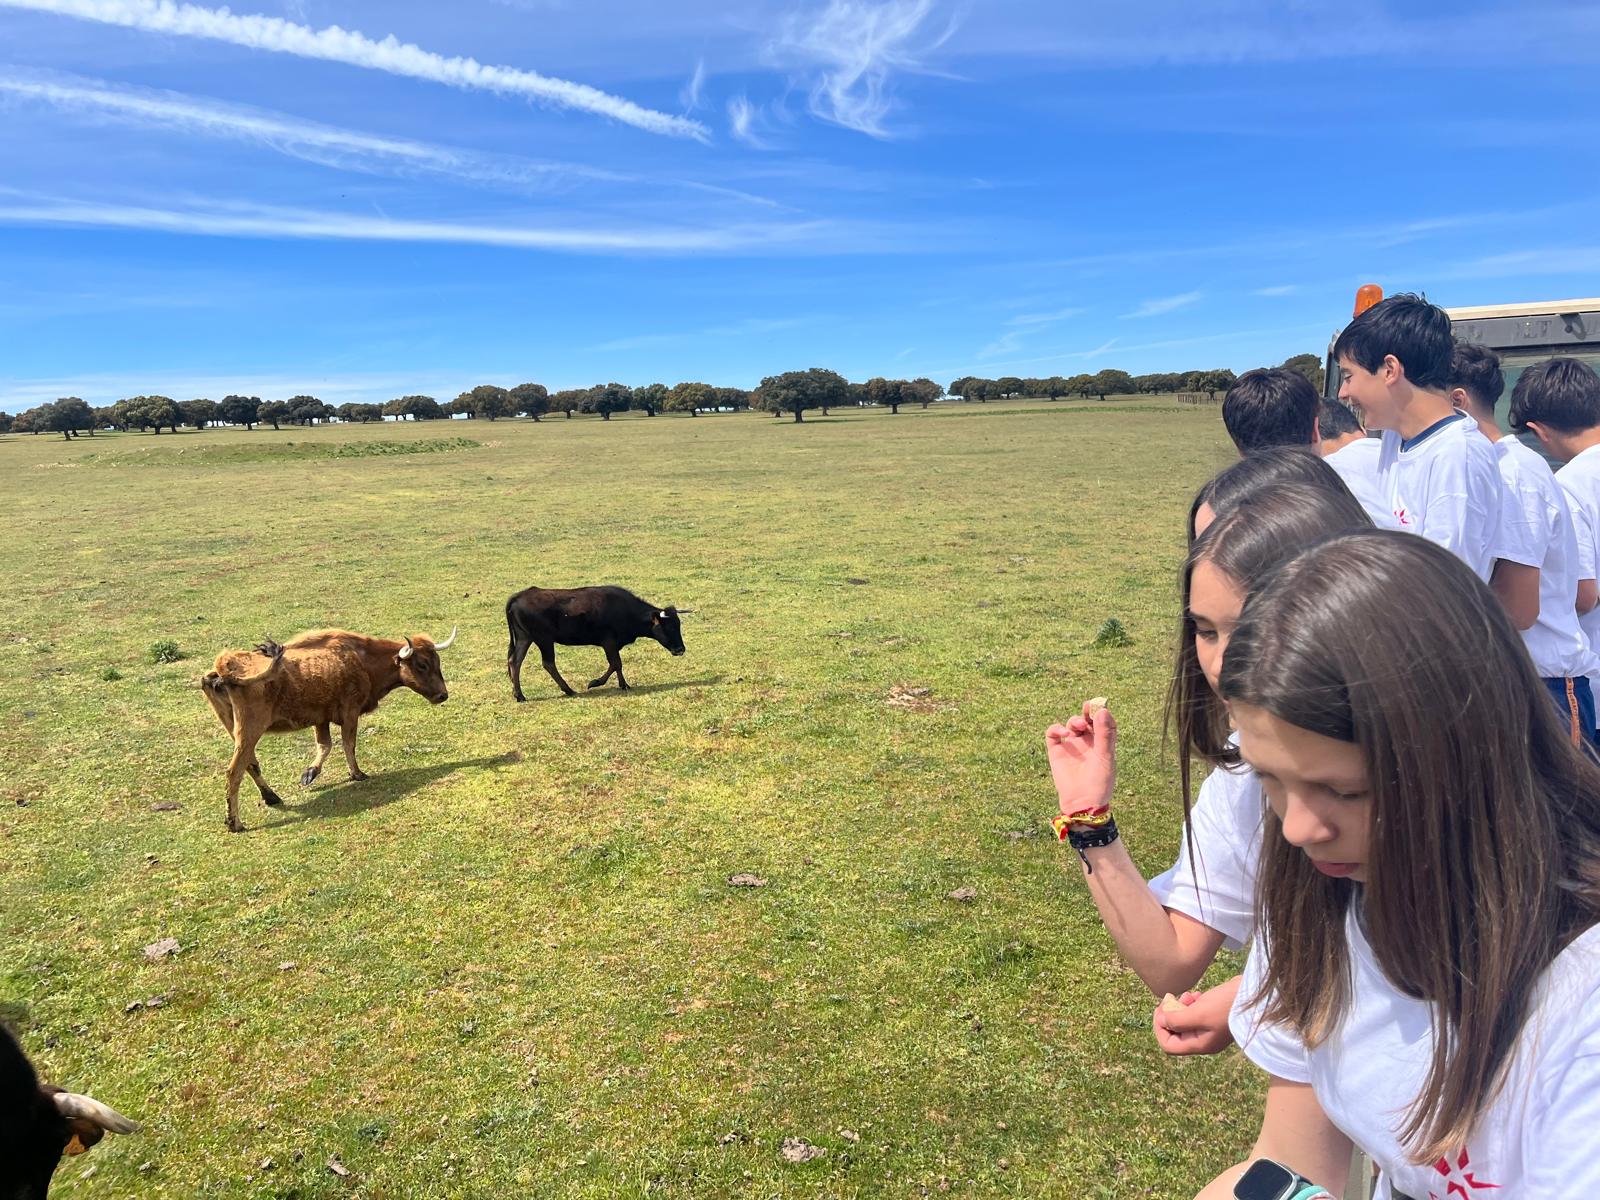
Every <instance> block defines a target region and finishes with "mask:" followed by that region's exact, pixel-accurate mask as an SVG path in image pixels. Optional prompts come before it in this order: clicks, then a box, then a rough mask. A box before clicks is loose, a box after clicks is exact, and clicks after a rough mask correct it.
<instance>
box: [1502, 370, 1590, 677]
mask: <svg viewBox="0 0 1600 1200" xmlns="http://www.w3.org/2000/svg"><path fill="white" fill-rule="evenodd" d="M1510 421H1511V428H1513V429H1515V430H1516V431H1517V432H1518V433H1521V432H1523V431H1524V430H1527V431H1529V432H1531V433H1532V434H1533V435H1534V436H1535V437H1537V438H1538V439H1539V441H1540V442H1541V443H1542V444H1543V445H1544V448H1545V450H1546V451H1548V452H1549V454H1550V456H1551V457H1552V458H1555V459H1558V460H1559V461H1561V462H1562V463H1564V464H1566V465H1565V466H1563V467H1562V468H1561V469H1560V470H1559V471H1557V472H1556V482H1557V483H1558V484H1560V485H1561V490H1562V491H1563V492H1564V493H1565V494H1566V498H1567V506H1568V508H1569V509H1570V511H1571V513H1572V523H1573V527H1574V529H1575V530H1576V532H1577V538H1578V591H1577V597H1576V601H1575V605H1574V607H1575V608H1576V610H1577V614H1578V624H1579V626H1580V627H1581V628H1582V629H1583V631H1584V633H1585V634H1587V635H1588V637H1589V644H1590V646H1591V647H1600V606H1597V603H1600V588H1597V586H1596V583H1595V575H1596V569H1597V567H1600V378H1597V377H1596V376H1595V373H1594V372H1593V371H1592V370H1590V369H1589V368H1588V367H1587V366H1585V365H1584V364H1583V363H1581V362H1579V361H1578V360H1577V359H1575V358H1552V359H1550V360H1549V361H1548V362H1542V363H1539V364H1537V365H1535V366H1532V367H1529V368H1528V369H1527V370H1526V371H1524V372H1523V373H1522V377H1521V378H1520V379H1518V380H1517V386H1516V388H1515V389H1513V391H1512V393H1511V412H1510ZM1590 683H1591V686H1593V683H1594V680H1593V679H1591V681H1590Z"/></svg>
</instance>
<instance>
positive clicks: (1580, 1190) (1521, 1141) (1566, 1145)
mask: <svg viewBox="0 0 1600 1200" xmlns="http://www.w3.org/2000/svg"><path fill="white" fill-rule="evenodd" d="M1345 939H1346V941H1347V942H1348V944H1349V947H1350V977H1351V981H1352V984H1353V989H1352V991H1353V1000H1352V1002H1351V1005H1350V1007H1349V1008H1348V1009H1347V1010H1346V1012H1345V1016H1344V1019H1343V1020H1342V1021H1341V1022H1340V1024H1339V1027H1338V1028H1337V1029H1336V1030H1335V1031H1334V1033H1333V1035H1332V1036H1331V1037H1329V1038H1328V1040H1327V1041H1325V1042H1323V1044H1322V1045H1320V1046H1318V1047H1317V1048H1316V1049H1315V1050H1308V1049H1307V1048H1306V1047H1305V1045H1304V1043H1303V1042H1301V1041H1300V1039H1299V1038H1298V1037H1297V1036H1296V1035H1295V1034H1294V1032H1293V1031H1292V1030H1290V1029H1287V1028H1285V1027H1284V1026H1281V1025H1266V1024H1262V1023H1261V1021H1260V1019H1259V1017H1260V1011H1261V1010H1260V1009H1258V1008H1256V1007H1253V1006H1252V1005H1250V1004H1249V1000H1250V998H1251V997H1252V996H1253V995H1254V994H1255V992H1256V990H1257V989H1258V988H1259V987H1260V984H1261V980H1262V979H1263V978H1265V973H1266V961H1267V955H1268V948H1267V946H1266V944H1265V942H1264V941H1262V940H1260V939H1258V940H1257V941H1256V944H1255V946H1254V947H1253V948H1252V950H1251V953H1250V961H1249V963H1248V964H1247V965H1246V966H1245V972H1244V982H1243V984H1242V985H1241V986H1240V988H1239V994H1238V996H1237V997H1236V999H1235V1001H1234V1008H1233V1015H1232V1018H1231V1020H1230V1022H1229V1024H1230V1025H1231V1027H1232V1029H1233V1035H1234V1037H1235V1038H1236V1039H1237V1040H1238V1043H1239V1047H1240V1049H1242V1050H1243V1051H1244V1053H1245V1054H1246V1056H1247V1057H1249V1059H1250V1061H1251V1062H1253V1063H1255V1064H1256V1065H1257V1066H1258V1067H1261V1068H1262V1069H1263V1070H1265V1071H1269V1072H1271V1073H1272V1074H1273V1075H1276V1076H1278V1077H1279V1078H1282V1079H1288V1080H1292V1081H1294V1082H1297V1083H1309V1084H1311V1086H1312V1089H1313V1091H1315V1093H1316V1096H1317V1101H1318V1103H1320V1104H1321V1105H1322V1111H1323V1112H1325V1113H1326V1114H1327V1115H1328V1119H1329V1120H1331V1121H1332V1122H1333V1123H1334V1124H1335V1125H1337V1126H1338V1127H1339V1128H1340V1129H1341V1130H1343V1131H1344V1133H1345V1134H1346V1135H1347V1136H1348V1137H1349V1138H1350V1140H1351V1141H1353V1142H1355V1144H1356V1145H1357V1146H1359V1147H1361V1149H1363V1150H1365V1151H1366V1152H1367V1153H1368V1154H1369V1155H1371V1156H1372V1160H1373V1161H1374V1162H1375V1163H1377V1164H1378V1166H1379V1167H1380V1168H1381V1169H1382V1171H1383V1176H1382V1179H1381V1180H1380V1182H1379V1185H1378V1189H1377V1191H1376V1192H1375V1193H1374V1200H1390V1198H1391V1197H1393V1196H1394V1195H1395V1194H1396V1192H1399V1193H1402V1194H1404V1195H1406V1196H1411V1197H1414V1198H1415V1200H1455V1198H1456V1197H1465V1198H1468V1200H1476V1198H1477V1197H1480V1196H1481V1197H1483V1200H1490V1197H1495V1196H1505V1197H1507V1198H1508V1200H1557V1198H1558V1197H1559V1198H1565V1197H1573V1198H1574V1200H1576V1198H1577V1197H1580V1196H1585V1197H1586V1196H1600V1153H1596V1152H1595V1141H1596V1137H1597V1136H1600V926H1597V927H1595V928H1593V929H1590V930H1589V931H1588V932H1587V933H1585V934H1584V935H1583V936H1582V937H1580V938H1579V939H1578V940H1577V941H1575V942H1573V944H1572V945H1571V946H1569V947H1567V949H1566V950H1565V951H1564V952H1563V953H1562V954H1561V955H1559V956H1558V957H1557V958H1556V960H1555V961H1554V962H1553V963H1551V964H1550V967H1549V968H1548V969H1547V970H1546V971H1545V974H1544V976H1543V977H1542V978H1541V980H1540V982H1539V989H1538V993H1537V995H1536V997H1535V1000H1534V1003H1533V1006H1532V1008H1531V1010H1530V1013H1529V1017H1528V1023H1527V1024H1526V1025H1525V1026H1524V1027H1523V1031H1522V1035H1521V1037H1520V1038H1519V1039H1518V1051H1517V1053H1516V1055H1515V1056H1514V1057H1513V1059H1512V1063H1511V1066H1510V1068H1509V1072H1510V1073H1509V1074H1508V1075H1507V1076H1506V1084H1505V1086H1504V1087H1503V1088H1502V1089H1501V1091H1500V1093H1499V1097H1498V1098H1497V1099H1496V1100H1495V1101H1494V1103H1493V1104H1492V1105H1490V1107H1489V1108H1488V1110H1487V1111H1486V1112H1485V1113H1484V1116H1483V1118H1482V1119H1481V1120H1480V1121H1479V1122H1478V1128H1477V1130H1476V1131H1475V1132H1474V1133H1473V1135H1472V1138H1471V1140H1470V1142H1469V1143H1468V1145H1467V1146H1465V1147H1463V1148H1462V1149H1460V1150H1458V1151H1455V1152H1453V1153H1451V1154H1450V1155H1449V1156H1447V1157H1446V1158H1444V1159H1441V1160H1440V1161H1439V1162H1438V1163H1437V1164H1428V1165H1426V1166H1416V1165H1414V1164H1412V1163H1411V1162H1409V1161H1407V1159H1406V1154H1405V1150H1404V1148H1403V1147H1402V1146H1401V1144H1400V1142H1399V1140H1398V1137H1397V1136H1396V1135H1397V1131H1398V1129H1399V1127H1400V1126H1401V1125H1402V1124H1403V1122H1404V1117H1405V1114H1406V1111H1407V1109H1408V1108H1409V1106H1410V1105H1411V1103H1412V1102H1413V1101H1414V1100H1415V1099H1416V1097H1417V1095H1418V1094H1419V1093H1420V1092H1421V1090H1422V1085H1423V1082H1424V1080H1425V1079H1426V1077H1427V1074H1428V1067H1429V1065H1430V1063H1431V1059H1432V1055H1433V1029H1432V1025H1431V1023H1430V1016H1431V1006H1430V1005H1428V1004H1426V1003H1425V1002H1423V1001H1421V1000H1416V999H1413V998H1412V997H1410V996H1406V995H1404V994H1402V993H1401V992H1400V991H1399V989H1397V988H1396V987H1395V986H1394V985H1393V984H1392V983H1390V982H1389V980H1388V979H1387V978H1386V977H1385V976H1384V974H1383V972H1382V970H1381V969H1380V968H1379V966H1378V963H1377V960H1376V959H1375V958H1374V957H1373V953H1372V947H1371V946H1369V945H1368V944H1367V940H1366V938H1365V936H1363V934H1362V932H1361V929H1360V922H1359V921H1358V920H1357V918H1356V917H1355V915H1354V914H1353V913H1352V915H1351V916H1350V917H1349V918H1348V919H1347V920H1346V922H1345Z"/></svg>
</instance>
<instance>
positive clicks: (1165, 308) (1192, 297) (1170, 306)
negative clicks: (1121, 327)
mask: <svg viewBox="0 0 1600 1200" xmlns="http://www.w3.org/2000/svg"><path fill="white" fill-rule="evenodd" d="M1204 295H1205V293H1204V292H1180V293H1179V294H1178V295H1176V296H1161V297H1159V298H1158V299H1155V300H1146V301H1145V302H1144V303H1143V304H1141V305H1139V307H1138V308H1136V309H1134V310H1133V311H1132V312H1127V313H1123V314H1122V315H1123V316H1124V317H1159V316H1161V315H1163V314H1164V313H1169V312H1176V311H1177V310H1178V309H1180V308H1188V307H1189V305H1191V304H1193V303H1195V302H1196V301H1197V300H1199V299H1200V298H1201V297H1202V296H1204Z"/></svg>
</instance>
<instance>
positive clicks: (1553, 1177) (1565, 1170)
mask: <svg viewBox="0 0 1600 1200" xmlns="http://www.w3.org/2000/svg"><path fill="white" fill-rule="evenodd" d="M1597 1001H1600V997H1596V996H1595V995H1594V994H1593V993H1591V994H1590V996H1589V997H1588V999H1587V1000H1586V1001H1585V1002H1583V1003H1581V1004H1578V1005H1572V1006H1570V1017H1571V1019H1572V1020H1574V1021H1576V1022H1578V1023H1580V1025H1581V1026H1583V1028H1580V1029H1578V1030H1574V1031H1571V1032H1572V1033H1573V1036H1572V1037H1571V1038H1570V1039H1569V1038H1568V1037H1567V1036H1565V1034H1563V1035H1562V1036H1561V1037H1560V1042H1561V1046H1560V1053H1559V1054H1558V1055H1552V1056H1551V1057H1552V1058H1554V1059H1555V1060H1556V1061H1555V1062H1554V1063H1552V1065H1551V1067H1550V1068H1549V1069H1548V1070H1547V1071H1545V1072H1544V1073H1543V1074H1542V1077H1541V1079H1540V1085H1541V1086H1540V1087H1539V1089H1538V1095H1537V1097H1535V1098H1533V1099H1532V1111H1531V1112H1530V1113H1529V1123H1528V1126H1527V1128H1526V1130H1525V1132H1524V1135H1523V1156H1524V1157H1523V1161H1524V1162H1525V1163H1526V1164H1527V1166H1526V1174H1525V1175H1524V1177H1523V1179H1522V1187H1521V1189H1520V1191H1519V1194H1520V1195H1525V1196H1600V1154H1596V1153H1595V1131H1596V1130H1600V1007H1597ZM1563 1007H1567V1006H1563Z"/></svg>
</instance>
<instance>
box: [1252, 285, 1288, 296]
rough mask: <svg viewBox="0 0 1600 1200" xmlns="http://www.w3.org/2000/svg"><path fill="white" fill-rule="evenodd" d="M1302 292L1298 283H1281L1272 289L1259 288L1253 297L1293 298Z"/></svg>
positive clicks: (1253, 293)
mask: <svg viewBox="0 0 1600 1200" xmlns="http://www.w3.org/2000/svg"><path fill="white" fill-rule="evenodd" d="M1299 290H1300V285H1299V284H1298V283H1280V284H1276V285H1274V286H1272V287H1264V288H1257V289H1256V290H1255V291H1253V292H1251V293H1250V294H1251V295H1252V296H1292V295H1294V294H1295V293H1296V292H1298V291H1299Z"/></svg>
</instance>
